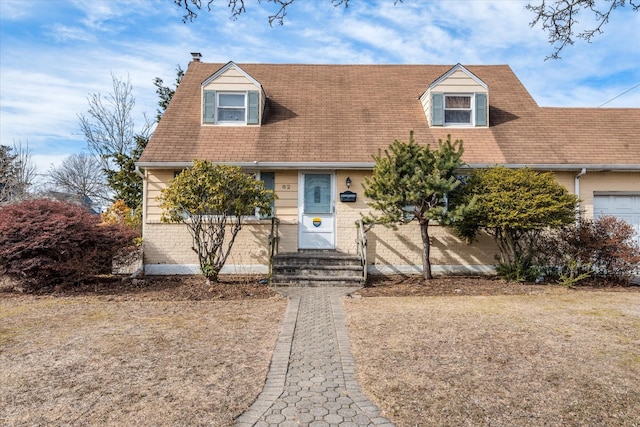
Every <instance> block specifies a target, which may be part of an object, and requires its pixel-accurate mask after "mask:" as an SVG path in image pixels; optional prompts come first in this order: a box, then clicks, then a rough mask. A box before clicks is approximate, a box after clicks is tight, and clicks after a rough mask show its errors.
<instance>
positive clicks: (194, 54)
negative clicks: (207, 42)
mask: <svg viewBox="0 0 640 427" xmlns="http://www.w3.org/2000/svg"><path fill="white" fill-rule="evenodd" d="M191 57H192V58H193V62H200V58H202V55H201V54H200V52H191Z"/></svg>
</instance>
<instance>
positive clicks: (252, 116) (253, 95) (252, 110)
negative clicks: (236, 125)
mask: <svg viewBox="0 0 640 427" xmlns="http://www.w3.org/2000/svg"><path fill="white" fill-rule="evenodd" d="M259 99H260V96H259V93H258V91H257V90H251V91H249V114H248V116H247V124H249V125H257V124H258V123H260V120H259V118H258V112H259V111H260V108H259Z"/></svg>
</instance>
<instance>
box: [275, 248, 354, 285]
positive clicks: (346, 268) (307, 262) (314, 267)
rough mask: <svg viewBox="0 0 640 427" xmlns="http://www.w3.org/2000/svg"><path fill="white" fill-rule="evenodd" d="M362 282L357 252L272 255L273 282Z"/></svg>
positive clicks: (306, 251) (349, 283)
mask: <svg viewBox="0 0 640 427" xmlns="http://www.w3.org/2000/svg"><path fill="white" fill-rule="evenodd" d="M363 285H364V275H363V268H362V263H361V261H360V257H358V256H357V255H350V254H344V253H341V252H336V251H315V250H305V251H300V252H290V253H280V254H278V255H276V256H275V257H274V258H273V270H272V276H271V286H363Z"/></svg>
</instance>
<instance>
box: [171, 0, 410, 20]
mask: <svg viewBox="0 0 640 427" xmlns="http://www.w3.org/2000/svg"><path fill="white" fill-rule="evenodd" d="M294 1H295V0H258V3H262V2H266V3H272V4H273V5H274V6H275V7H276V8H277V10H276V12H275V13H274V14H273V15H270V16H269V18H268V20H269V25H271V26H273V23H274V22H276V23H277V24H278V25H283V24H284V18H285V16H287V8H288V7H289V6H290V5H291V4H292V3H293V2H294ZM330 1H331V4H333V6H335V7H338V6H342V7H344V8H345V9H346V8H347V7H348V6H349V1H350V0H330ZM173 2H174V3H175V4H176V6H178V7H179V8H180V9H184V16H183V17H182V22H185V23H186V22H187V21H189V22H193V20H194V19H196V18H197V17H198V13H199V12H200V11H201V10H202V8H203V5H205V4H206V7H207V11H208V12H211V5H212V4H213V3H214V2H215V0H204V1H203V0H173ZM226 2H227V7H228V8H229V9H230V12H231V16H230V18H231V19H234V20H235V19H237V18H238V17H239V16H240V15H242V14H243V13H245V12H246V11H247V8H246V5H245V0H226ZM398 2H400V3H401V2H402V0H394V4H396V3H398Z"/></svg>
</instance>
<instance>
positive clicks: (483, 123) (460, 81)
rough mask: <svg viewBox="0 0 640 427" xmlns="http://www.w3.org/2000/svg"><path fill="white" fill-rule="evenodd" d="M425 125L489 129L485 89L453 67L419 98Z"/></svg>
mask: <svg viewBox="0 0 640 427" xmlns="http://www.w3.org/2000/svg"><path fill="white" fill-rule="evenodd" d="M420 102H421V103H422V108H423V109H424V113H425V115H426V116H427V121H428V122H429V126H451V127H471V126H474V127H487V126H489V87H488V86H487V84H486V83H485V82H483V81H482V80H480V79H479V78H478V77H477V76H476V75H474V74H473V73H472V72H470V71H469V70H467V69H466V68H465V67H463V66H462V65H460V64H457V65H456V66H454V67H453V68H451V69H450V70H449V71H447V72H446V73H444V74H443V75H442V76H440V77H439V78H437V79H436V80H435V81H434V82H433V83H431V84H430V85H429V88H428V89H427V90H426V91H425V92H424V93H423V94H422V96H420Z"/></svg>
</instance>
